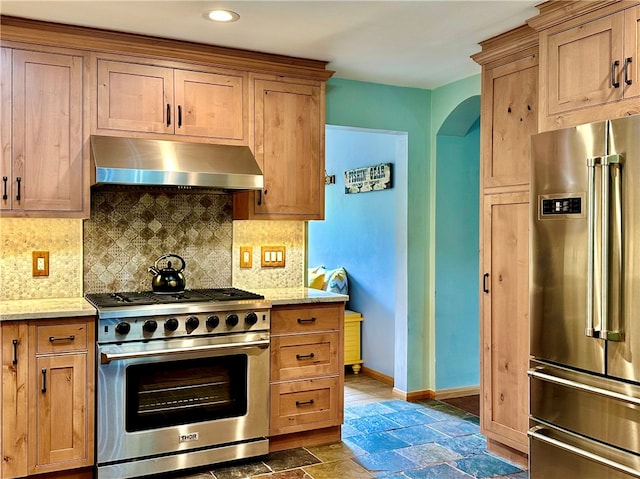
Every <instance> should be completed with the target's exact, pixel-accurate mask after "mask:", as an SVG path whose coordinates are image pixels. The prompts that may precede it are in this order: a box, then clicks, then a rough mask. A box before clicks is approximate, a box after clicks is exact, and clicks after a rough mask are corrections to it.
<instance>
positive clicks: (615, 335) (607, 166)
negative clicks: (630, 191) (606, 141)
mask: <svg viewBox="0 0 640 479" xmlns="http://www.w3.org/2000/svg"><path fill="white" fill-rule="evenodd" d="M620 160H621V159H620V156H619V155H609V156H606V157H604V158H603V159H602V179H603V181H602V201H603V203H602V212H603V213H602V235H603V236H602V245H603V247H602V278H603V284H606V285H611V284H613V285H615V286H616V287H614V288H613V289H612V292H614V293H615V292H618V294H619V293H620V290H621V289H622V191H621V178H620V175H621V174H622V163H621V161H620ZM609 170H611V173H609ZM605 179H606V180H607V181H605ZM610 183H611V184H610ZM605 188H606V196H605ZM611 191H612V196H610V195H609V193H610V192H611ZM611 198H613V201H612V200H611ZM612 215H613V219H614V220H615V222H614V223H613V227H611V225H612V223H611V220H612V218H611V216H612ZM605 217H606V218H605ZM605 220H606V222H605ZM605 226H606V228H605ZM610 233H611V238H610V237H609V234H610ZM610 241H611V243H610ZM610 244H611V245H612V246H614V249H613V251H614V252H615V255H614V256H613V258H612V257H611V255H610V251H609V247H608V246H609V245H610ZM612 260H613V261H615V262H616V263H617V264H615V268H614V270H613V271H614V273H613V274H615V275H616V277H611V276H612V270H611V267H610V266H611V261H612ZM610 299H611V298H609V289H608V288H605V287H603V288H602V325H603V326H602V333H601V335H600V337H601V338H603V339H607V340H609V341H624V334H623V333H622V331H621V330H620V329H619V326H620V317H621V311H620V298H617V299H616V298H613V299H614V302H613V308H614V310H613V314H614V315H615V316H616V318H615V326H613V322H612V319H611V317H610V313H611V312H612V311H611V301H610Z"/></svg>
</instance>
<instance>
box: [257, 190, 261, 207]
mask: <svg viewBox="0 0 640 479" xmlns="http://www.w3.org/2000/svg"><path fill="white" fill-rule="evenodd" d="M261 204H262V190H260V191H258V206H260V205H261Z"/></svg>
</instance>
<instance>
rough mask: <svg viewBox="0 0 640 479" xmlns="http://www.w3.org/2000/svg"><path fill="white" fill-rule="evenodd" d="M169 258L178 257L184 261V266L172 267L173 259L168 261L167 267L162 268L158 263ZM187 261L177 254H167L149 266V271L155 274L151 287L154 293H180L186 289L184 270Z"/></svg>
mask: <svg viewBox="0 0 640 479" xmlns="http://www.w3.org/2000/svg"><path fill="white" fill-rule="evenodd" d="M167 258H177V259H179V260H180V262H181V263H182V266H181V268H180V269H179V270H176V269H174V268H172V267H171V261H167V267H166V268H163V269H160V267H159V266H158V263H159V262H160V261H162V260H165V259H167ZM185 266H186V263H185V262H184V259H182V258H181V257H180V256H178V255H177V254H171V253H169V254H165V255H162V256H160V257H159V258H158V259H157V260H156V262H155V263H154V265H153V266H149V273H151V274H153V275H154V276H153V279H152V280H151V288H152V289H153V292H154V293H180V292H182V291H184V288H185V280H184V275H183V274H182V272H183V271H184V268H185Z"/></svg>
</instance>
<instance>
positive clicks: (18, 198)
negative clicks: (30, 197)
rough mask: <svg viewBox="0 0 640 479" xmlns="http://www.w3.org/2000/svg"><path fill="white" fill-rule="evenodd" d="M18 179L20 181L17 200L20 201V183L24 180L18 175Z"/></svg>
mask: <svg viewBox="0 0 640 479" xmlns="http://www.w3.org/2000/svg"><path fill="white" fill-rule="evenodd" d="M16 181H17V182H18V194H17V195H16V200H17V201H20V183H21V182H22V178H20V177H19V176H18V177H17V178H16Z"/></svg>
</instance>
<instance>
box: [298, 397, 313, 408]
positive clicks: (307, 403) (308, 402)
mask: <svg viewBox="0 0 640 479" xmlns="http://www.w3.org/2000/svg"><path fill="white" fill-rule="evenodd" d="M296 406H297V407H300V406H313V399H309V400H308V401H296Z"/></svg>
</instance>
